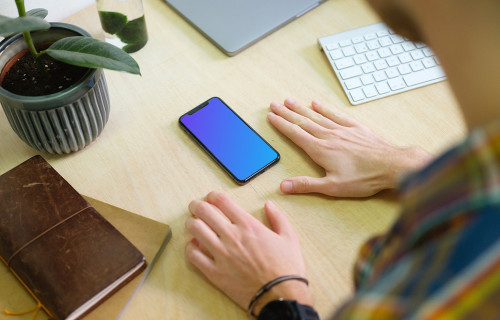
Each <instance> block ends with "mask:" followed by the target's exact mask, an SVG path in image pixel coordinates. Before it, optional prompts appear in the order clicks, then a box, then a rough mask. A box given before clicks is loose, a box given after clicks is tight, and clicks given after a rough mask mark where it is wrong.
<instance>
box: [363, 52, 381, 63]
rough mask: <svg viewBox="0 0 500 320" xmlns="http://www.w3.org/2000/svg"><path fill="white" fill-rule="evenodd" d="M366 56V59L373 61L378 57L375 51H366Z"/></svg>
mask: <svg viewBox="0 0 500 320" xmlns="http://www.w3.org/2000/svg"><path fill="white" fill-rule="evenodd" d="M366 58H367V59H368V61H375V60H377V59H378V58H380V57H379V56H378V53H377V52H376V51H370V52H367V53H366Z"/></svg>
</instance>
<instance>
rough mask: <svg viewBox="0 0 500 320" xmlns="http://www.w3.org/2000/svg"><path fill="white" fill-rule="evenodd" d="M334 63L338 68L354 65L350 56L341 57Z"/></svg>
mask: <svg viewBox="0 0 500 320" xmlns="http://www.w3.org/2000/svg"><path fill="white" fill-rule="evenodd" d="M335 65H336V66H337V68H338V69H339V70H342V69H345V68H349V67H352V66H353V65H354V60H353V59H352V58H351V57H348V58H343V59H339V60H337V61H335Z"/></svg>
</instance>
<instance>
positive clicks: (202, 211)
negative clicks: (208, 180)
mask: <svg viewBox="0 0 500 320" xmlns="http://www.w3.org/2000/svg"><path fill="white" fill-rule="evenodd" d="M189 211H190V212H191V214H193V216H195V217H197V218H200V219H201V220H203V221H204V222H205V223H206V224H207V225H208V226H209V227H210V228H212V230H214V231H215V232H216V233H217V234H218V235H221V234H225V233H226V231H227V227H228V225H229V224H230V223H231V222H230V221H229V220H228V219H227V218H226V217H225V216H224V215H223V214H221V212H220V211H219V210H218V209H217V208H216V207H215V206H213V205H212V204H210V203H208V202H206V201H200V200H193V201H191V202H190V203H189Z"/></svg>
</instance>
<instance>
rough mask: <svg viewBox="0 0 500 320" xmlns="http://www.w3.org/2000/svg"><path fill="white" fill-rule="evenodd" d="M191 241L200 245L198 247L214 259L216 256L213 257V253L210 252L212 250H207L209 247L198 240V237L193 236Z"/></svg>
mask: <svg viewBox="0 0 500 320" xmlns="http://www.w3.org/2000/svg"><path fill="white" fill-rule="evenodd" d="M191 242H192V243H193V244H194V245H195V246H197V247H198V249H200V250H201V252H203V253H204V254H205V255H206V256H207V257H209V258H210V259H212V260H213V259H214V257H212V254H210V252H209V251H208V250H207V248H205V246H203V244H202V243H201V242H200V241H198V239H196V238H193V239H191Z"/></svg>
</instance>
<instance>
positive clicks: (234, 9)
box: [165, 0, 325, 56]
mask: <svg viewBox="0 0 500 320" xmlns="http://www.w3.org/2000/svg"><path fill="white" fill-rule="evenodd" d="M165 1H166V2H167V3H168V4H169V5H170V6H171V7H172V8H173V9H174V10H176V11H177V12H178V13H179V14H180V15H182V16H183V17H184V18H185V19H186V20H187V21H189V22H190V23H191V24H192V25H193V26H194V27H196V28H197V29H198V30H199V31H200V32H201V33H203V34H204V35H205V36H206V37H207V38H208V39H209V40H211V41H212V42H213V43H214V44H215V45H216V46H217V47H219V48H220V49H221V50H222V51H223V52H224V53H226V54H227V55H229V56H233V55H235V54H237V53H238V52H240V51H241V50H243V49H245V48H247V47H248V46H250V45H252V44H253V43H255V42H257V41H258V40H260V39H262V38H263V37H265V36H266V35H268V34H270V33H271V32H273V31H275V30H277V29H278V28H280V27H282V26H284V25H285V24H287V23H289V22H290V21H292V20H294V19H296V18H298V17H300V16H301V15H303V14H304V13H306V12H308V11H309V10H311V9H313V8H315V7H316V6H318V5H319V4H320V3H321V2H324V1H325V0H165Z"/></svg>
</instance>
